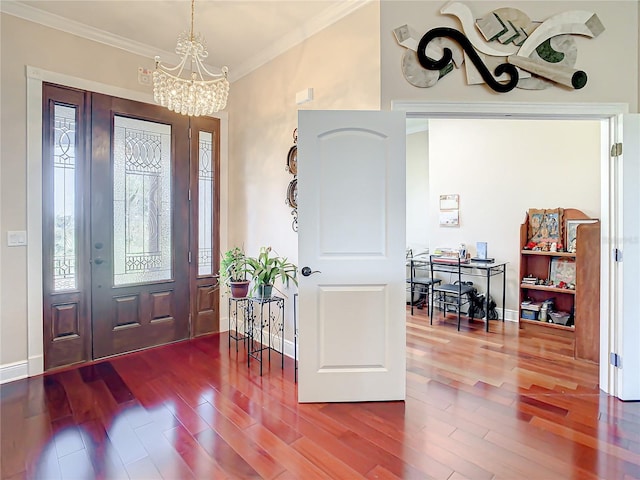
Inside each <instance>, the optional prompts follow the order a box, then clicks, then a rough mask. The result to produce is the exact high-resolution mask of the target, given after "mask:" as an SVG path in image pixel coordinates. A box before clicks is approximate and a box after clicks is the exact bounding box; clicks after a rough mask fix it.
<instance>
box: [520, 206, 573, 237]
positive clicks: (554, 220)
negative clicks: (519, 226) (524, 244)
mask: <svg viewBox="0 0 640 480" xmlns="http://www.w3.org/2000/svg"><path fill="white" fill-rule="evenodd" d="M528 213H529V230H528V235H527V236H528V237H529V242H534V243H542V242H548V243H553V242H556V243H561V242H562V215H563V213H564V210H563V209H562V208H553V209H544V210H539V209H535V208H532V209H529V212H528Z"/></svg>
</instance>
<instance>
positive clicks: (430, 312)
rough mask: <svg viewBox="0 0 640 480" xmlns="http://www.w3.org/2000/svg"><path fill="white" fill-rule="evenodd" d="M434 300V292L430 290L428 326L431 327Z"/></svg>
mask: <svg viewBox="0 0 640 480" xmlns="http://www.w3.org/2000/svg"><path fill="white" fill-rule="evenodd" d="M435 300H436V292H434V291H433V288H431V299H430V300H429V325H433V303H434V302H435Z"/></svg>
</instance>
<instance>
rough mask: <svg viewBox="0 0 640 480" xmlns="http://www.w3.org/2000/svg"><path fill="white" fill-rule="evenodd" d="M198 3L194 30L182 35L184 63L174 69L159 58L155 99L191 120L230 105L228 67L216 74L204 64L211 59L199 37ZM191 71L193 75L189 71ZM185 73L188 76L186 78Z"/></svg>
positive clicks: (180, 45)
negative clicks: (197, 28)
mask: <svg viewBox="0 0 640 480" xmlns="http://www.w3.org/2000/svg"><path fill="white" fill-rule="evenodd" d="M194 25H195V0H191V29H190V31H189V34H188V35H187V32H183V33H181V34H180V35H178V41H177V45H176V53H177V54H178V55H181V56H182V60H181V61H180V62H179V63H178V64H177V65H176V66H174V67H169V66H166V65H164V64H162V63H161V62H160V57H158V56H157V57H156V58H155V60H156V69H155V71H154V72H153V96H154V99H155V101H156V102H157V103H159V104H160V105H162V106H165V107H167V108H168V109H169V110H172V111H174V112H178V113H181V114H183V115H189V116H199V115H210V114H212V113H215V112H218V111H219V110H222V109H223V108H225V107H226V105H227V97H228V95H229V81H228V80H227V73H228V69H227V67H222V68H221V69H220V73H219V74H218V73H212V72H210V71H209V70H208V69H207V67H206V66H205V65H204V63H203V61H204V59H206V58H207V57H208V55H209V53H208V52H207V48H206V45H205V43H204V37H203V36H202V35H201V34H200V33H198V34H196V33H195V29H194ZM187 69H189V71H186V70H187ZM183 72H184V76H183Z"/></svg>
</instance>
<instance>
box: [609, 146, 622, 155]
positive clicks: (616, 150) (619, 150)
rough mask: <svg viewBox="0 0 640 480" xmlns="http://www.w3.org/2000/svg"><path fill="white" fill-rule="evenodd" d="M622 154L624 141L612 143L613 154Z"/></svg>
mask: <svg viewBox="0 0 640 480" xmlns="http://www.w3.org/2000/svg"><path fill="white" fill-rule="evenodd" d="M620 155H622V143H614V144H613V145H611V156H612V157H619V156H620Z"/></svg>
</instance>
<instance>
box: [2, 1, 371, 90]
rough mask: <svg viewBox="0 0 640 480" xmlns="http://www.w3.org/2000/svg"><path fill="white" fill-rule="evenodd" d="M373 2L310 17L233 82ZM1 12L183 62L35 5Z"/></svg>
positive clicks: (236, 72) (8, 5) (7, 4)
mask: <svg viewBox="0 0 640 480" xmlns="http://www.w3.org/2000/svg"><path fill="white" fill-rule="evenodd" d="M371 1H373V0H353V1H345V2H340V3H338V4H336V5H334V6H332V7H329V8H327V9H326V10H325V11H324V12H322V13H321V14H319V15H316V16H315V17H313V18H310V19H309V20H308V21H306V22H305V23H303V24H301V25H300V26H298V27H297V28H296V29H294V30H293V31H291V32H290V33H288V34H286V35H284V36H283V37H282V38H281V39H280V40H278V41H277V42H275V43H273V44H272V45H270V46H268V47H267V48H265V49H263V50H261V51H260V52H259V53H258V54H256V55H254V56H253V57H250V58H248V59H247V60H245V61H244V62H242V63H241V64H240V65H239V66H237V67H235V68H234V69H233V71H230V72H229V81H231V82H233V81H235V80H238V79H240V78H242V77H244V76H245V75H247V74H249V73H251V72H252V71H253V70H255V69H257V68H259V67H261V66H262V65H264V64H266V63H267V62H269V61H271V60H273V59H274V58H275V57H277V56H278V55H281V54H282V53H284V52H285V51H287V50H289V49H290V48H292V47H294V46H296V45H298V44H300V43H302V42H303V41H304V40H306V39H307V38H309V37H311V36H312V35H315V34H316V33H318V32H319V31H321V30H323V29H324V28H326V27H328V26H329V25H332V24H333V23H335V22H337V21H338V20H340V19H342V18H344V17H346V16H347V15H349V14H350V13H353V12H355V11H356V10H358V9H359V8H361V7H363V6H364V5H366V4H368V3H370V2H371ZM0 12H2V13H6V14H8V15H13V16H14V17H19V18H22V19H24V20H28V21H30V22H34V23H38V24H40V25H44V26H45V27H50V28H54V29H56V30H60V31H63V32H66V33H69V34H71V35H75V36H78V37H82V38H86V39H88V40H93V41H95V42H99V43H102V44H104V45H108V46H110V47H114V48H119V49H121V50H124V51H127V52H129V53H133V54H135V55H140V56H141V57H146V58H151V59H153V58H154V57H155V56H156V55H160V56H161V57H162V58H163V60H164V61H169V62H174V63H177V62H179V61H180V58H179V57H178V56H177V55H176V54H175V52H166V51H159V50H158V49H157V48H155V47H152V46H150V45H147V44H145V43H141V42H136V41H133V40H130V39H128V38H124V37H121V36H119V35H114V34H113V33H109V32H106V31H104V30H100V29H97V28H93V27H90V26H88V25H85V24H83V23H80V22H76V21H74V20H69V19H68V18H64V17H61V16H59V15H54V14H52V13H48V12H44V11H42V10H40V9H38V8H34V7H31V6H29V5H25V4H22V3H17V2H14V1H10V0H9V1H7V0H3V1H0ZM206 67H207V68H208V69H210V70H212V71H215V69H216V67H212V66H209V65H207V66H206Z"/></svg>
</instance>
